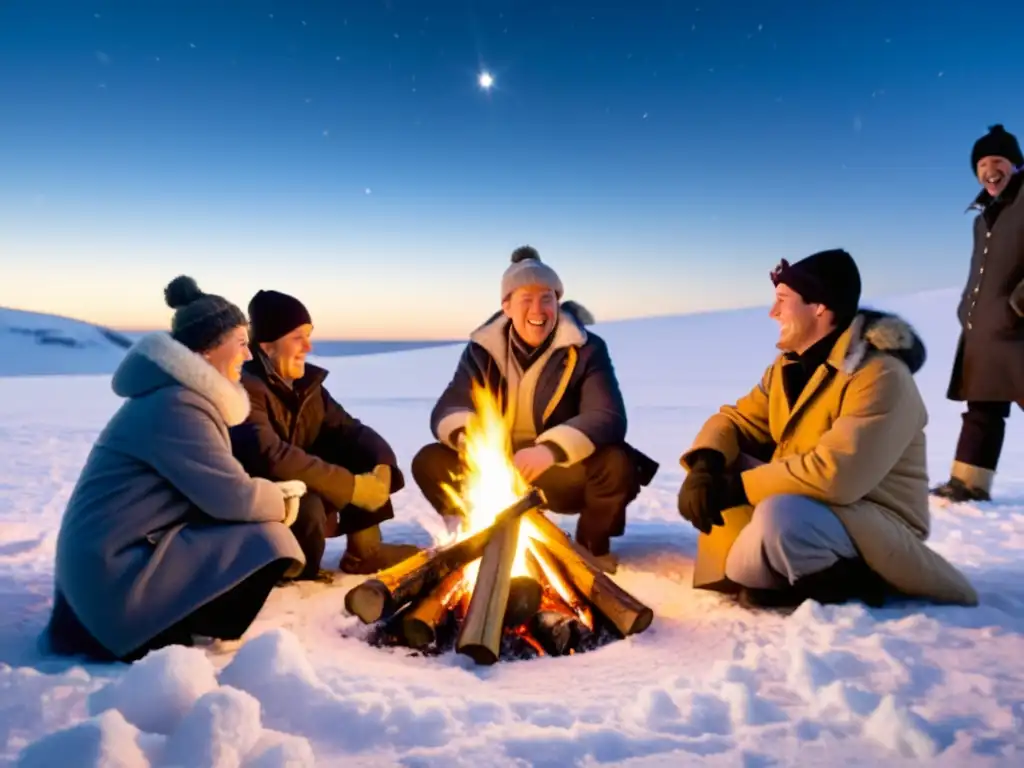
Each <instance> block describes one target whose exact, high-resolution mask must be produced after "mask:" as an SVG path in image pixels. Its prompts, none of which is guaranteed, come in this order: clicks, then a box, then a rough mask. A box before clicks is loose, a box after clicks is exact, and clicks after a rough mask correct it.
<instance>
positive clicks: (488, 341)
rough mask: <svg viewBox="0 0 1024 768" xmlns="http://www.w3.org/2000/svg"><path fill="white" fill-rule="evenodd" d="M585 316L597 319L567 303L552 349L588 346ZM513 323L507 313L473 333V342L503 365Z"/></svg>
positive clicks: (471, 337)
mask: <svg viewBox="0 0 1024 768" xmlns="http://www.w3.org/2000/svg"><path fill="white" fill-rule="evenodd" d="M581 311H582V314H583V315H584V317H586V318H589V319H591V320H593V318H592V317H591V315H590V313H589V312H587V310H586V309H585V308H583V307H581V306H580V305H578V304H576V303H575V302H568V301H567V302H565V303H564V304H562V306H561V307H560V308H559V310H558V325H557V326H556V327H555V338H554V339H552V340H551V349H562V348H564V347H582V346H583V345H584V344H586V343H587V332H586V330H584V328H583V325H584V322H585V321H584V320H583V319H582V318H581V317H580V314H581ZM511 322H512V321H511V320H509V319H508V318H507V317H506V316H505V314H504V313H503V312H498V313H496V314H495V315H492V316H491V318H490V319H489V320H488V321H487V322H486V323H484V324H483V325H481V326H480V327H479V328H477V329H476V330H475V331H473V333H471V334H470V336H469V340H470V341H472V342H475V343H477V344H479V345H480V346H481V347H483V348H484V349H485V350H487V353H488V354H489V355H490V356H491V357H492V358H494V360H495V362H497V363H498V365H499V366H503V365H504V361H505V355H506V353H507V352H508V326H509V323H511Z"/></svg>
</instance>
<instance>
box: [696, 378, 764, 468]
mask: <svg viewBox="0 0 1024 768" xmlns="http://www.w3.org/2000/svg"><path fill="white" fill-rule="evenodd" d="M774 368H775V365H774V363H773V364H772V365H770V366H768V369H767V370H766V371H765V372H764V376H762V377H761V381H759V382H758V383H757V386H755V387H754V388H753V389H752V390H750V392H748V393H747V394H746V395H744V396H743V397H741V398H740V399H739V400H737V401H736V404H735V405H726V406H723V407H722V408H721V410H719V412H718V413H716V414H715V415H714V416H712V417H711V418H710V419H708V420H707V421H706V422H705V423H704V426H703V427H701V430H700V432H698V433H697V437H696V438H694V440H693V444H692V445H691V446H690V449H689V450H688V451H687V452H686V453H684V454H683V455H682V457H681V458H680V459H679V463H680V464H682V465H683V467H685V468H686V469H691V468H692V463H691V462H692V461H693V459H694V458H695V457H696V454H697V453H698V452H699V451H706V450H712V451H718V453H720V454H722V455H723V456H724V457H725V461H726V464H732V463H733V462H735V461H736V459H738V458H739V456H740V450H741V449H740V446H741V444H747V445H771V444H772V443H773V442H774V441H773V440H772V432H771V426H770V424H769V412H770V407H769V397H768V391H769V387H770V386H771V381H772V373H773V371H774Z"/></svg>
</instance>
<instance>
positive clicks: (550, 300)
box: [501, 285, 558, 347]
mask: <svg viewBox="0 0 1024 768" xmlns="http://www.w3.org/2000/svg"><path fill="white" fill-rule="evenodd" d="M501 309H502V311H503V312H504V313H505V316H506V317H508V318H509V320H511V321H512V327H513V328H515V330H516V333H518V334H519V338H521V339H522V340H523V341H525V342H526V343H527V344H529V345H530V346H531V347H537V346H540V345H541V344H543V343H544V340H545V339H547V337H548V336H549V335H550V334H551V331H553V330H554V329H555V320H556V318H557V317H558V297H557V296H555V292H554V291H552V290H551V289H550V288H548V287H546V286H543V285H527V286H524V287H522V288H517V289H516V290H514V291H513V292H512V295H511V296H509V297H508V299H506V300H505V301H503V302H502V304H501Z"/></svg>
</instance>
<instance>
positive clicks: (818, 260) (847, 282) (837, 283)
mask: <svg viewBox="0 0 1024 768" xmlns="http://www.w3.org/2000/svg"><path fill="white" fill-rule="evenodd" d="M772 283H774V284H775V285H781V284H784V285H788V286H789V287H790V288H792V289H793V290H794V291H796V292H797V293H799V294H800V297H801V298H802V299H803V300H804V301H806V302H807V303H808V304H823V305H825V306H826V307H828V308H829V309H830V310H832V314H833V315H835V318H836V325H837V326H838V327H841V328H845V327H846V326H847V325H849V324H850V322H851V321H852V320H853V318H854V316H855V315H856V314H857V308H858V306H859V305H860V291H861V283H860V270H859V269H857V262H855V261H854V260H853V256H851V255H850V254H849V253H847V252H846V251H844V250H843V249H842V248H834V249H832V250H828V251H819V252H818V253H812V254H811V255H810V256H808V257H807V258H805V259H801V260H800V261H798V262H796V263H795V264H790V263H789V262H788V261H786V260H785V259H783V260H782V261H781V262H780V263H779V266H777V267H776V268H775V270H774V271H773V272H772Z"/></svg>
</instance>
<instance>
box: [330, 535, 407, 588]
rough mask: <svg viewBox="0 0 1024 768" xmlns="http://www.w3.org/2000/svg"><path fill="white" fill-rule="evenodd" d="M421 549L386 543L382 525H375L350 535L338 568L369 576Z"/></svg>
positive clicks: (343, 571) (344, 571) (345, 571)
mask: <svg viewBox="0 0 1024 768" xmlns="http://www.w3.org/2000/svg"><path fill="white" fill-rule="evenodd" d="M419 551H420V549H419V547H414V546H413V545H412V544H385V543H384V542H383V541H381V537H380V527H378V526H376V525H373V526H370V527H369V528H364V529H363V530H361V531H355V532H353V533H350V534H349V535H348V546H347V547H346V548H345V554H344V555H342V556H341V562H340V563H339V564H338V568H339V569H340V570H341V572H342V573H349V574H355V575H359V576H369V575H370V574H373V573H377V572H378V571H383V570H385V569H387V568H390V567H391V566H393V565H398V564H399V563H400V562H402V561H403V560H407V559H408V558H410V557H412V556H413V555H415V554H416V553H417V552H419Z"/></svg>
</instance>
